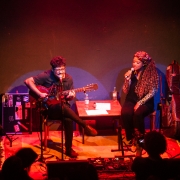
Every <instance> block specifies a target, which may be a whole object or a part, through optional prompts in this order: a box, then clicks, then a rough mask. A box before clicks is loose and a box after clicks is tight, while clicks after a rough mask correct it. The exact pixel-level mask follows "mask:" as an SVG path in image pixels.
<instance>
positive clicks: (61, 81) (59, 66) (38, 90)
mask: <svg viewBox="0 0 180 180" xmlns="http://www.w3.org/2000/svg"><path fill="white" fill-rule="evenodd" d="M50 65H51V66H52V69H50V70H47V71H44V72H42V73H40V74H38V75H36V76H34V77H30V78H28V79H26V80H25V84H26V86H27V87H28V88H29V89H30V92H29V93H30V94H31V96H33V97H34V98H35V99H36V100H38V99H41V100H42V101H43V103H44V105H45V106H46V107H47V112H48V117H49V118H50V119H59V120H62V119H64V122H63V124H64V131H65V148H66V150H65V154H66V155H67V156H69V157H71V158H76V157H77V156H78V153H76V152H75V151H74V150H73V149H72V139H73V121H74V122H76V123H77V124H79V125H80V126H81V127H83V128H84V132H85V134H86V135H88V136H96V135H97V131H96V130H95V129H93V128H92V127H91V126H89V125H87V124H86V123H85V121H83V120H82V119H80V118H79V117H78V116H77V115H76V113H75V112H74V111H73V110H72V109H71V108H70V105H69V103H68V101H70V100H72V99H73V98H74V97H75V91H74V90H73V79H72V77H71V76H70V75H68V74H67V73H66V61H65V59H64V58H62V57H60V56H57V57H54V58H53V59H52V60H51V61H50ZM43 88H44V89H43ZM63 92H66V93H65V94H64V93H63Z"/></svg>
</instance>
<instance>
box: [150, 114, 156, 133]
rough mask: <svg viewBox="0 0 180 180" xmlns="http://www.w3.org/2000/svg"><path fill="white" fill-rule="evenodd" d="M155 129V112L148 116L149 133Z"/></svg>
mask: <svg viewBox="0 0 180 180" xmlns="http://www.w3.org/2000/svg"><path fill="white" fill-rule="evenodd" d="M155 129H156V112H155V111H154V112H153V113H151V114H150V131H153V130H155Z"/></svg>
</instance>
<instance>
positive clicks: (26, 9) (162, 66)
mask: <svg viewBox="0 0 180 180" xmlns="http://www.w3.org/2000/svg"><path fill="white" fill-rule="evenodd" d="M179 48H180V1H179V0H156V1H152V0H26V1H24V0H1V1H0V59H1V66H0V73H1V76H0V93H1V94H2V93H5V92H16V91H18V92H19V93H24V92H28V90H27V88H26V87H25V86H24V83H23V81H24V79H26V78H27V77H29V76H32V75H36V74H37V73H39V72H41V71H43V70H46V69H49V68H50V65H49V61H50V60H51V58H52V57H54V56H57V55H61V56H63V57H65V58H66V60H67V72H68V73H69V74H70V75H72V76H73V78H74V85H75V88H78V87H82V86H85V85H87V84H90V83H97V84H98V86H99V88H98V90H97V91H95V92H89V97H90V99H92V100H93V99H110V98H111V96H110V93H111V91H112V90H113V88H114V87H115V86H116V87H117V90H118V92H119V96H120V101H121V102H122V103H123V94H121V89H122V84H123V79H124V73H125V71H126V70H128V69H130V68H131V66H132V65H131V64H132V57H133V55H134V53H135V52H136V51H139V50H144V51H146V52H148V53H149V55H150V56H151V57H152V58H153V59H154V60H155V62H156V65H157V68H158V72H159V75H160V77H162V91H163V93H164V94H165V93H166V82H165V80H166V78H165V74H166V68H167V66H168V65H169V64H170V63H171V62H172V60H176V61H178V60H179V59H180V53H179ZM164 94H163V95H164ZM83 98H84V94H83V93H78V94H77V99H79V100H82V99H83ZM159 101H160V90H159V91H158V93H157V94H156V102H155V103H156V104H157V103H158V102H159Z"/></svg>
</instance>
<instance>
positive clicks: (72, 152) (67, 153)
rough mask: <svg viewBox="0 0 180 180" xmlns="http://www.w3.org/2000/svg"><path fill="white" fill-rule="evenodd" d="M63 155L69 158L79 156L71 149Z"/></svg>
mask: <svg viewBox="0 0 180 180" xmlns="http://www.w3.org/2000/svg"><path fill="white" fill-rule="evenodd" d="M65 155H67V156H69V157H70V158H77V156H78V155H79V154H78V153H77V152H76V151H74V150H73V149H70V150H66V152H65Z"/></svg>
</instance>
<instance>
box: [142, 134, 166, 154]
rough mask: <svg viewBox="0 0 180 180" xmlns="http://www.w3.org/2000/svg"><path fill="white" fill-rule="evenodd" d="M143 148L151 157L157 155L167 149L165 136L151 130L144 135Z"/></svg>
mask: <svg viewBox="0 0 180 180" xmlns="http://www.w3.org/2000/svg"><path fill="white" fill-rule="evenodd" d="M144 149H145V150H146V152H147V153H148V155H149V156H151V157H158V156H160V155H161V154H163V153H164V152H166V149H167V142H166V138H165V136H164V135H163V134H161V133H160V132H157V131H151V132H149V133H147V134H146V135H145V137H144Z"/></svg>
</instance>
